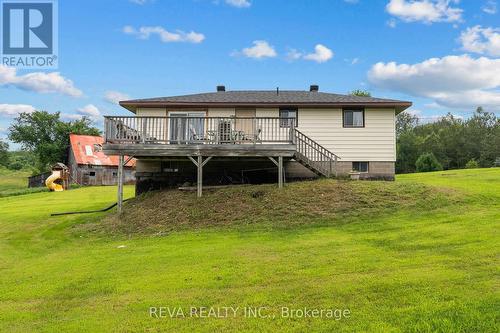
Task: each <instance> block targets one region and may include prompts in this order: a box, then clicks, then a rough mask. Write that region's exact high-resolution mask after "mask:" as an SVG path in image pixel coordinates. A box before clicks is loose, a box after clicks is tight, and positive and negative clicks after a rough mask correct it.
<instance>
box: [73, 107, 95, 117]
mask: <svg viewBox="0 0 500 333" xmlns="http://www.w3.org/2000/svg"><path fill="white" fill-rule="evenodd" d="M77 111H78V113H79V114H81V115H84V116H89V117H99V116H100V115H101V112H100V111H99V109H98V108H97V107H96V106H95V105H94V104H87V105H85V106H84V107H82V108H79V109H77Z"/></svg>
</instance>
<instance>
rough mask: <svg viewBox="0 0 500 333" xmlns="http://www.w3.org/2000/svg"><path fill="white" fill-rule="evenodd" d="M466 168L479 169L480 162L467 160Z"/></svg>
mask: <svg viewBox="0 0 500 333" xmlns="http://www.w3.org/2000/svg"><path fill="white" fill-rule="evenodd" d="M465 168H466V169H477V168H479V163H477V161H476V160H470V161H469V162H467V164H465Z"/></svg>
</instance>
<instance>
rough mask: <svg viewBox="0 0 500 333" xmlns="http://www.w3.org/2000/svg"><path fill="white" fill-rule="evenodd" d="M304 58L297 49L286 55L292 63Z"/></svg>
mask: <svg viewBox="0 0 500 333" xmlns="http://www.w3.org/2000/svg"><path fill="white" fill-rule="evenodd" d="M302 56H303V54H302V53H301V52H299V51H297V50H296V49H289V50H288V52H287V53H286V59H287V60H290V61H294V60H299V59H300V58H302Z"/></svg>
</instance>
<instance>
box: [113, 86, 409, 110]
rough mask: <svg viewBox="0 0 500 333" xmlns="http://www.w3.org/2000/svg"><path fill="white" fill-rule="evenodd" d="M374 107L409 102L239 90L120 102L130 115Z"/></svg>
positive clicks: (336, 95)
mask: <svg viewBox="0 0 500 333" xmlns="http://www.w3.org/2000/svg"><path fill="white" fill-rule="evenodd" d="M186 104H187V105H204V104H206V105H207V106H209V105H217V104H220V105H228V106H229V105H244V104H247V105H262V104H269V105H315V104H320V105H329V104H331V105H332V106H333V105H343V104H346V105H356V104H359V105H360V106H361V105H377V104H380V105H381V106H391V105H394V107H399V108H402V109H406V108H407V107H409V106H411V102H407V101H398V100H393V99H385V98H375V97H362V96H352V95H340V94H331V93H324V92H316V91H313V92H311V91H299V90H280V91H279V93H278V92H277V91H276V90H241V91H220V92H212V93H201V94H192V95H182V96H171V97H157V98H146V99H134V100H128V101H121V102H120V105H122V106H124V107H126V108H127V109H129V110H132V111H134V110H135V108H136V107H138V106H145V105H165V106H168V105H186Z"/></svg>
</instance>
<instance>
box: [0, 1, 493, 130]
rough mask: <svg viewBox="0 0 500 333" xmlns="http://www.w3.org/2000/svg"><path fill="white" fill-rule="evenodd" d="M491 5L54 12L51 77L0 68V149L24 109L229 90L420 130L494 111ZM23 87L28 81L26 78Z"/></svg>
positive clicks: (240, 5)
mask: <svg viewBox="0 0 500 333" xmlns="http://www.w3.org/2000/svg"><path fill="white" fill-rule="evenodd" d="M499 6H500V4H497V2H496V1H492V0H462V1H454V0H416V1H411V0H357V1H356V0H307V1H306V0H217V1H214V0H182V1H169V0H149V1H148V0H115V1H109V0H106V1H103V0H96V1H94V0H85V1H69V0H60V1H59V67H58V69H56V70H47V71H44V70H32V71H28V70H21V69H18V70H17V71H15V69H13V68H6V67H0V137H4V138H5V136H6V129H7V128H8V127H9V124H10V122H11V121H12V119H13V117H15V115H16V114H17V113H18V112H20V111H23V110H24V111H26V110H28V111H29V110H32V109H39V110H47V111H50V112H55V111H61V112H62V113H63V114H64V117H65V118H67V119H73V118H75V117H79V116H81V115H83V114H87V115H90V116H92V117H94V118H95V119H96V123H97V125H99V126H100V123H101V122H102V117H101V116H102V115H115V114H127V111H126V110H124V109H122V108H121V107H119V106H118V105H117V104H115V103H113V100H116V99H120V98H145V97H157V96H169V95H178V94H188V93H197V92H205V91H214V90H215V86H216V85H218V84H225V85H226V87H227V88H228V89H235V90H237V89H276V87H280V89H299V90H300V89H308V87H309V85H310V84H319V86H320V90H321V91H326V92H336V93H347V92H349V91H351V90H353V89H366V90H369V91H370V92H371V93H372V95H374V96H377V97H389V98H395V99H404V100H410V101H413V102H414V107H413V108H412V111H411V112H414V113H415V114H417V115H418V116H420V117H423V118H426V119H430V118H432V117H436V116H439V115H443V114H446V113H447V112H452V113H453V114H456V115H460V116H463V117H467V116H469V115H470V112H471V111H473V110H474V109H475V106H477V105H483V106H484V107H485V108H486V109H487V110H490V111H500V30H499V23H500V20H499V13H498V10H497V7H499ZM27 75H28V76H27Z"/></svg>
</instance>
